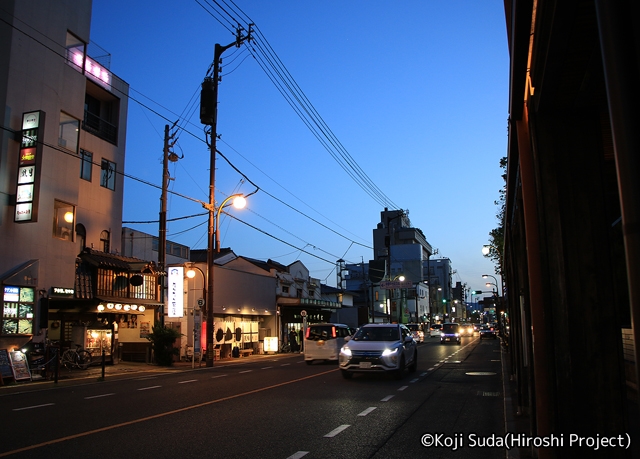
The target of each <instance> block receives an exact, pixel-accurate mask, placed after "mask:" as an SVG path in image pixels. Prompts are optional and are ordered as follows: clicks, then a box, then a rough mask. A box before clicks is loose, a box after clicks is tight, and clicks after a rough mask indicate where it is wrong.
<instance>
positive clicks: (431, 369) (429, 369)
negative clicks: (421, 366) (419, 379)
mask: <svg viewBox="0 0 640 459" xmlns="http://www.w3.org/2000/svg"><path fill="white" fill-rule="evenodd" d="M434 369H435V368H434V367H431V368H428V369H427V371H433V370H434Z"/></svg>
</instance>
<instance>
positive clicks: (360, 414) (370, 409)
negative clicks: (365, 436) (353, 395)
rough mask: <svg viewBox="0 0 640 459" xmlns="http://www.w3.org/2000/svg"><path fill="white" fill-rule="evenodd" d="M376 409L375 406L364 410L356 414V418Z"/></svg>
mask: <svg viewBox="0 0 640 459" xmlns="http://www.w3.org/2000/svg"><path fill="white" fill-rule="evenodd" d="M376 408H377V406H370V407H369V408H367V409H366V410H364V411H363V412H362V413H358V416H366V415H367V414H369V413H371V412H372V411H373V410H375V409H376Z"/></svg>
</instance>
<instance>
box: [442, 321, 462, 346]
mask: <svg viewBox="0 0 640 459" xmlns="http://www.w3.org/2000/svg"><path fill="white" fill-rule="evenodd" d="M460 342H461V340H460V326H459V325H458V324H442V332H441V333H440V344H444V343H458V344H460Z"/></svg>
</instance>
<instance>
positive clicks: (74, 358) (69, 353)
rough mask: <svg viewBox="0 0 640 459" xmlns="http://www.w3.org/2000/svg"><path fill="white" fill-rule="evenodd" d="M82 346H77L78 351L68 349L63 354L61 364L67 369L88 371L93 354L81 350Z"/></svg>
mask: <svg viewBox="0 0 640 459" xmlns="http://www.w3.org/2000/svg"><path fill="white" fill-rule="evenodd" d="M81 347H82V346H81V345H79V344H76V349H75V350H74V349H67V350H66V351H64V352H63V353H62V357H61V358H60V363H62V365H63V366H64V367H65V368H66V369H67V370H71V369H72V368H80V369H81V370H86V369H87V368H89V365H91V359H92V357H91V353H90V352H89V351H87V350H85V349H80V348H81Z"/></svg>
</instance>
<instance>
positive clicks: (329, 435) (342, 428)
mask: <svg viewBox="0 0 640 459" xmlns="http://www.w3.org/2000/svg"><path fill="white" fill-rule="evenodd" d="M349 427H351V426H350V424H342V425H341V426H339V427H336V428H335V429H333V430H332V431H331V432H329V433H328V434H326V435H325V436H324V437H325V438H331V437H335V436H336V435H338V434H339V433H340V432H342V431H343V430H345V429H348V428H349Z"/></svg>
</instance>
